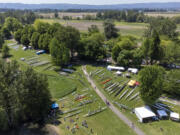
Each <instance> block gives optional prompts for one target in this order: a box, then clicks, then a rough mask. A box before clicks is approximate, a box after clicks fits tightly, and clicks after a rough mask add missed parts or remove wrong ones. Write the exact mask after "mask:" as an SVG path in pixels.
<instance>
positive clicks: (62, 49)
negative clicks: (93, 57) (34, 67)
mask: <svg viewBox="0 0 180 135" xmlns="http://www.w3.org/2000/svg"><path fill="white" fill-rule="evenodd" d="M50 53H51V56H52V61H53V63H54V64H55V65H57V66H64V65H66V64H68V62H69V60H70V54H69V49H68V48H67V47H66V46H65V45H64V44H63V43H59V41H58V40H57V39H56V38H53V39H52V40H51V43H50Z"/></svg>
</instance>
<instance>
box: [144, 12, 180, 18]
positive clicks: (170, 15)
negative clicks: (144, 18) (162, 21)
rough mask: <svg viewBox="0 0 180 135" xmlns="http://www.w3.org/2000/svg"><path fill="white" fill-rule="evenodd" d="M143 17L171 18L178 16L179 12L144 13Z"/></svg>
mask: <svg viewBox="0 0 180 135" xmlns="http://www.w3.org/2000/svg"><path fill="white" fill-rule="evenodd" d="M145 15H148V16H152V17H158V16H163V17H169V18H172V17H175V16H180V12H146V13H145Z"/></svg>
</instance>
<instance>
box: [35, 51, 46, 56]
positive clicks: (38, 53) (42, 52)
mask: <svg viewBox="0 0 180 135" xmlns="http://www.w3.org/2000/svg"><path fill="white" fill-rule="evenodd" d="M44 53H46V51H45V50H40V51H38V52H36V54H37V55H40V54H44Z"/></svg>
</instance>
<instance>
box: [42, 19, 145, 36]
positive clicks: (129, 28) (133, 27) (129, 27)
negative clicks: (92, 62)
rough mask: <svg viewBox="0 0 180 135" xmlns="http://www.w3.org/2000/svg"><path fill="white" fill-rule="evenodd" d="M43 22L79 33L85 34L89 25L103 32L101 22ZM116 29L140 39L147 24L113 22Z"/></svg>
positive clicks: (54, 20)
mask: <svg viewBox="0 0 180 135" xmlns="http://www.w3.org/2000/svg"><path fill="white" fill-rule="evenodd" d="M41 21H43V22H48V23H50V24H52V23H55V22H57V23H60V24H62V25H65V26H72V27H75V28H77V29H79V30H80V31H81V32H87V31H88V27H90V26H91V25H97V26H98V28H99V29H100V31H101V32H103V21H93V20H92V21H89V20H60V19H41ZM115 25H116V27H117V28H118V29H119V30H120V33H121V34H122V35H133V36H135V37H137V38H140V37H141V36H142V35H143V33H144V31H145V29H146V27H147V26H148V24H145V23H127V22H115Z"/></svg>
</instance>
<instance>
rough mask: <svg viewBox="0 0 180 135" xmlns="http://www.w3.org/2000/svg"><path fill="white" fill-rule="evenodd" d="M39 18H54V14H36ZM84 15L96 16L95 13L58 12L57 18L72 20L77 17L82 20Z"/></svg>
mask: <svg viewBox="0 0 180 135" xmlns="http://www.w3.org/2000/svg"><path fill="white" fill-rule="evenodd" d="M37 14H38V15H40V16H43V17H45V18H54V13H48V14H47V13H37ZM86 15H91V16H96V12H82V13H73V12H72V13H71V12H59V13H58V16H59V17H60V18H62V17H63V16H69V17H72V18H73V19H76V18H77V17H79V18H83V17H84V16H86Z"/></svg>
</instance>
